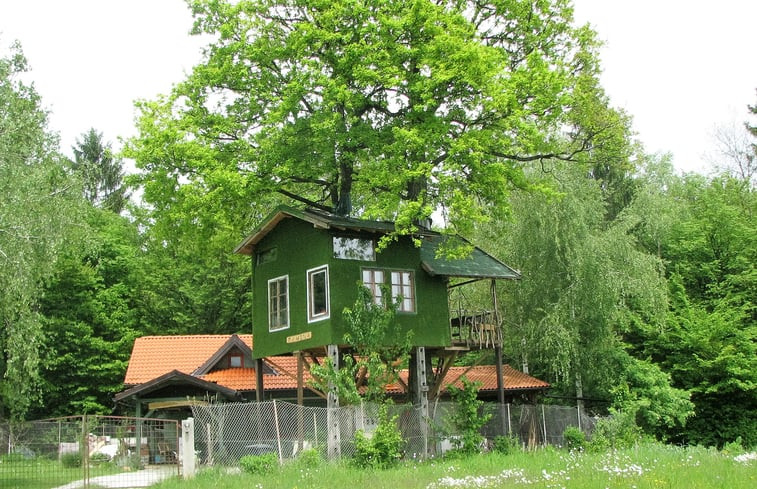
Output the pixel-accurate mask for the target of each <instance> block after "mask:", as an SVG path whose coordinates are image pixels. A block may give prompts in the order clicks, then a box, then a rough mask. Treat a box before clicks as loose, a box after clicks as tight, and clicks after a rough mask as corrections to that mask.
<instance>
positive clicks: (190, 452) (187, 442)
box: [181, 418, 196, 479]
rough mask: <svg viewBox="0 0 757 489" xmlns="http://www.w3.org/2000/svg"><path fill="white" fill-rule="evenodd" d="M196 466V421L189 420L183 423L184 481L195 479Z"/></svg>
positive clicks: (182, 459)
mask: <svg viewBox="0 0 757 489" xmlns="http://www.w3.org/2000/svg"><path fill="white" fill-rule="evenodd" d="M195 464H196V458H195V420H194V418H187V419H185V420H184V421H182V422H181V466H182V472H181V474H182V477H183V478H184V479H189V478H192V477H194V475H195Z"/></svg>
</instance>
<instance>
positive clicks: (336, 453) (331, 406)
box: [326, 345, 342, 460]
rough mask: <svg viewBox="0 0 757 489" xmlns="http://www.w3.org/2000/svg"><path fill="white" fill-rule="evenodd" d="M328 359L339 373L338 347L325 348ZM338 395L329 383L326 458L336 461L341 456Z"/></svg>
mask: <svg viewBox="0 0 757 489" xmlns="http://www.w3.org/2000/svg"><path fill="white" fill-rule="evenodd" d="M326 351H327V353H328V357H329V359H330V360H331V364H332V365H333V367H334V370H335V371H336V372H338V371H339V347H338V346H337V345H328V346H327V347H326ZM338 407H339V395H338V393H337V388H336V385H334V384H333V383H332V382H329V392H328V397H327V401H326V422H327V424H328V426H327V427H326V430H327V433H328V442H327V443H328V458H329V460H336V459H338V458H339V457H340V456H341V455H342V435H341V432H340V429H339V415H340V414H341V413H339V412H338V411H339V410H338Z"/></svg>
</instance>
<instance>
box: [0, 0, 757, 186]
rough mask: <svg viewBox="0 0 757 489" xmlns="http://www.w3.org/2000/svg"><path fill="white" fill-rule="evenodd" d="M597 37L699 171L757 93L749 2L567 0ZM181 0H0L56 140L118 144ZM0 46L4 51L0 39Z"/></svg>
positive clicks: (191, 59)
mask: <svg viewBox="0 0 757 489" xmlns="http://www.w3.org/2000/svg"><path fill="white" fill-rule="evenodd" d="M574 4H575V6H576V19H577V21H579V22H580V23H584V22H589V23H591V24H592V26H593V27H594V28H595V30H597V31H598V32H599V36H600V38H601V39H603V40H604V41H605V42H606V46H605V47H604V48H603V50H602V66H603V75H602V83H603V85H604V87H605V89H606V90H607V93H608V94H609V96H610V99H611V101H612V103H613V105H615V106H618V107H621V108H624V109H625V110H626V111H627V112H628V113H629V114H631V115H632V116H633V118H634V128H635V130H636V131H637V133H638V135H639V138H640V140H641V141H642V142H643V143H644V146H645V148H646V149H647V151H649V152H671V153H672V154H673V157H674V163H675V164H676V166H677V167H678V168H679V169H682V170H686V171H699V172H706V171H707V170H708V167H707V164H706V163H705V160H704V159H703V156H704V155H705V153H707V152H712V146H713V144H714V143H713V139H712V132H713V130H714V128H715V127H716V126H717V125H723V126H731V125H733V123H734V122H738V123H740V122H741V121H743V120H745V119H746V116H747V108H746V106H747V104H755V103H757V92H756V91H755V89H757V51H755V46H757V43H755V35H754V34H753V29H754V27H753V24H754V22H755V21H756V20H757V1H755V0H719V1H718V2H714V1H712V0H574ZM191 23H192V19H191V15H190V13H189V11H188V9H187V7H186V5H185V4H184V2H183V1H182V0H129V1H123V0H119V1H117V0H0V47H1V48H6V47H7V46H8V45H9V44H10V42H11V41H12V40H16V39H17V40H19V41H20V42H21V45H22V48H23V50H24V53H25V54H26V57H27V58H28V60H29V63H30V66H31V68H32V72H31V74H30V79H31V80H33V81H34V83H35V86H36V88H37V90H38V92H39V93H40V94H41V95H42V98H43V102H44V105H45V106H46V107H47V108H48V109H49V110H50V111H51V117H50V119H51V129H53V130H55V131H57V132H59V133H60V135H61V141H62V142H61V149H62V151H63V152H64V153H66V154H69V155H70V154H71V149H70V148H71V146H72V145H73V144H74V143H75V140H76V138H77V137H79V136H80V135H81V134H82V133H83V132H85V131H86V130H88V129H89V128H90V127H94V128H95V129H97V130H98V131H102V132H103V133H104V137H105V139H106V140H107V141H112V142H113V143H114V147H115V148H118V147H120V144H119V143H118V138H119V137H128V136H131V135H134V134H135V131H134V123H133V121H134V115H135V111H134V107H133V101H134V100H136V99H153V98H155V97H156V96H157V95H158V94H160V93H167V92H168V91H169V90H170V88H171V86H172V85H173V84H174V83H177V82H179V81H181V80H182V79H183V78H184V73H186V72H188V71H189V70H190V69H191V67H192V66H193V65H194V64H195V63H196V62H197V61H198V60H199V58H200V48H201V46H202V43H201V41H200V40H198V39H196V38H194V37H192V36H189V34H188V32H189V29H190V28H191ZM3 51H4V49H3Z"/></svg>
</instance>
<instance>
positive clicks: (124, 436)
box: [0, 415, 179, 489]
mask: <svg viewBox="0 0 757 489" xmlns="http://www.w3.org/2000/svg"><path fill="white" fill-rule="evenodd" d="M178 440H179V427H178V422H177V421H174V420H165V419H150V418H125V417H113V416H86V415H84V416H72V417H65V418H56V419H48V420H42V421H29V422H22V423H7V422H6V423H0V487H3V488H9V489H10V488H16V487H18V488H22V487H35V488H42V489H45V488H65V489H75V488H78V487H89V485H90V484H92V485H98V486H100V485H105V484H103V483H102V482H105V481H106V480H107V481H109V482H112V483H113V484H118V481H119V479H124V480H127V479H128V481H130V482H129V485H123V484H121V485H118V486H117V487H135V486H137V485H139V486H145V485H148V484H149V483H150V482H153V481H157V480H160V479H162V478H165V477H167V476H171V475H179V453H178V452H179V442H178Z"/></svg>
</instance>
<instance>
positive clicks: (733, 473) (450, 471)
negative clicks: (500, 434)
mask: <svg viewBox="0 0 757 489" xmlns="http://www.w3.org/2000/svg"><path fill="white" fill-rule="evenodd" d="M734 455H735V454H733V453H726V452H718V451H716V450H712V449H704V448H679V447H672V446H665V445H660V444H644V445H640V446H637V447H635V448H631V449H626V450H614V451H608V452H606V453H584V452H577V451H572V452H569V451H566V450H559V449H553V448H546V449H542V450H537V451H534V452H516V453H513V454H509V455H503V454H498V453H489V454H483V455H474V456H470V457H466V458H459V459H442V460H432V461H426V462H407V463H405V464H403V465H401V466H399V467H397V468H393V469H387V470H361V469H357V468H355V467H353V466H351V465H350V464H349V463H346V462H342V463H338V464H328V463H325V462H324V463H320V464H313V463H312V462H311V463H308V464H302V463H297V462H296V461H295V462H292V463H289V464H286V465H285V466H283V467H280V468H276V469H275V470H274V471H272V472H271V473H268V474H265V475H251V474H244V473H241V472H240V471H239V470H235V469H228V468H226V469H220V468H217V469H206V470H203V471H202V472H200V473H199V474H198V475H197V476H196V477H195V478H194V479H192V480H186V481H183V480H178V479H172V480H169V481H165V482H162V483H160V484H159V485H157V486H155V487H156V488H158V489H201V488H202V489H207V488H216V489H238V488H239V487H246V488H252V489H279V488H280V489H292V488H299V489H304V488H308V489H317V488H324V489H325V488H328V489H374V488H377V489H382V488H386V489H405V488H407V489H410V488H413V489H415V488H424V489H445V488H499V487H521V486H522V487H529V488H570V489H573V488H576V489H582V488H587V489H588V488H591V489H605V488H629V489H645V488H646V489H667V488H683V489H699V488H702V489H704V488H707V489H710V488H724V489H725V488H728V489H733V488H737V489H738V488H752V487H757V460H754V459H753V458H750V457H746V460H744V461H739V460H737V459H736V457H735V456H734ZM742 458H744V457H742Z"/></svg>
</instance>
